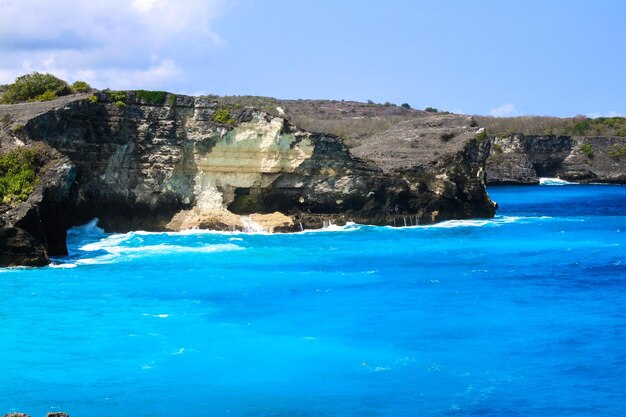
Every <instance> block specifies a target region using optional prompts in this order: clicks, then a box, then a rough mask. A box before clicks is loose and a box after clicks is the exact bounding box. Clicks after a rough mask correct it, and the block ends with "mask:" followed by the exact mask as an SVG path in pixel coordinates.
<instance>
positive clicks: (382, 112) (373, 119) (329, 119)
mask: <svg viewBox="0 0 626 417" xmlns="http://www.w3.org/2000/svg"><path fill="white" fill-rule="evenodd" d="M210 98H212V99H215V100H217V101H220V102H222V103H224V104H225V105H229V106H236V105H239V106H242V107H245V106H253V107H255V108H258V109H261V110H264V111H266V112H268V113H271V114H274V115H279V110H278V109H277V108H278V107H280V108H281V109H282V110H283V112H284V117H285V118H286V119H287V120H289V121H290V122H291V123H292V124H294V125H296V126H298V127H300V128H302V129H306V130H310V131H314V132H324V133H331V134H333V135H337V136H339V137H341V138H343V139H344V140H345V141H346V142H347V143H348V144H349V145H352V144H356V143H358V141H359V140H360V139H362V138H364V137H367V136H370V135H373V134H375V133H379V132H381V131H384V130H387V129H389V128H390V127H392V126H393V125H395V124H397V123H399V122H402V121H405V120H409V119H413V118H415V117H420V116H424V115H425V114H427V113H425V112H424V111H421V110H414V109H410V108H407V107H406V106H404V107H402V106H397V105H395V104H390V103H385V104H376V103H361V102H356V101H338V100H279V99H275V98H271V97H258V96H226V97H218V96H211V97H210Z"/></svg>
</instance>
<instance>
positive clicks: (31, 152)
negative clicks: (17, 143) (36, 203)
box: [0, 147, 44, 204]
mask: <svg viewBox="0 0 626 417" xmlns="http://www.w3.org/2000/svg"><path fill="white" fill-rule="evenodd" d="M43 160H44V151H43V150H42V149H41V148H39V147H32V148H18V149H14V150H12V151H10V152H8V153H5V154H0V202H2V203H5V204H10V203H12V202H21V201H24V200H26V199H27V198H28V195H29V194H30V193H32V192H33V189H34V187H35V185H37V172H38V171H39V169H40V168H41V166H42V165H43Z"/></svg>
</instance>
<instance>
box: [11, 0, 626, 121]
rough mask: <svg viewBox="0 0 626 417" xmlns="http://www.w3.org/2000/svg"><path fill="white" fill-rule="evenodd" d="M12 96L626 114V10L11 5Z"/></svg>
mask: <svg viewBox="0 0 626 417" xmlns="http://www.w3.org/2000/svg"><path fill="white" fill-rule="evenodd" d="M0 10H2V14H0V83H6V82H11V81H12V80H13V79H14V78H15V77H16V76H17V75H20V74H23V73H26V72H31V71H35V70H37V71H46V72H52V73H55V74H57V75H59V76H61V77H63V78H65V79H67V80H69V81H74V80H76V79H83V80H86V81H88V82H90V83H91V84H92V85H94V86H96V87H98V88H105V87H110V88H115V89H124V88H146V89H163V90H168V91H174V92H182V93H188V94H200V93H202V94H206V93H213V94H220V95H223V94H235V95H244V94H251V95H267V96H273V97H278V98H320V99H321V98H328V99H345V100H360V101H365V100H374V101H376V102H386V101H390V102H393V103H398V104H400V103H404V102H407V103H409V104H411V105H412V106H413V107H415V108H424V107H427V106H433V107H437V108H440V109H444V110H450V111H455V112H462V113H470V114H493V115H499V116H506V115H521V114H536V115H554V116H573V115H576V114H587V115H593V116H600V115H604V116H607V115H624V114H626V53H624V46H625V45H626V24H625V23H624V22H626V1H618V0H614V1H610V0H595V1H576V0H570V1H562V0H553V1H550V0H544V1H535V0H526V1H517V0H509V1H504V0H502V1H495V0H492V1H490V0H475V1H469V0H465V1H462V0H430V1H421V0H414V1H408V0H407V1H404V0H386V1H384V2H383V1H367V0H360V1H353V0H344V1H340V0H335V1H326V0H310V1H309V0H300V1H298V0H231V1H228V0H108V1H97V0H92V1H89V2H86V1H79V0H56V1H54V2H50V1H46V0H0Z"/></svg>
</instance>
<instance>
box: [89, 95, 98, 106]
mask: <svg viewBox="0 0 626 417" xmlns="http://www.w3.org/2000/svg"><path fill="white" fill-rule="evenodd" d="M87 101H88V102H90V103H91V104H96V103H97V102H98V96H96V95H95V94H92V95H90V96H89V97H87Z"/></svg>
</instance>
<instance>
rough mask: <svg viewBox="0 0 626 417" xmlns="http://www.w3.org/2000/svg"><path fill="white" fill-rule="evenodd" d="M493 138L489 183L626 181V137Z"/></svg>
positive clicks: (526, 136)
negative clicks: (542, 179) (553, 179)
mask: <svg viewBox="0 0 626 417" xmlns="http://www.w3.org/2000/svg"><path fill="white" fill-rule="evenodd" d="M490 141H491V152H490V155H489V158H488V159H487V163H486V171H487V182H488V183H489V184H537V183H539V178H540V177H553V178H561V179H563V180H567V181H576V182H603V183H619V184H624V183H626V138H622V137H600V136H587V137H582V136H534V135H511V136H507V137H493V138H490Z"/></svg>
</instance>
